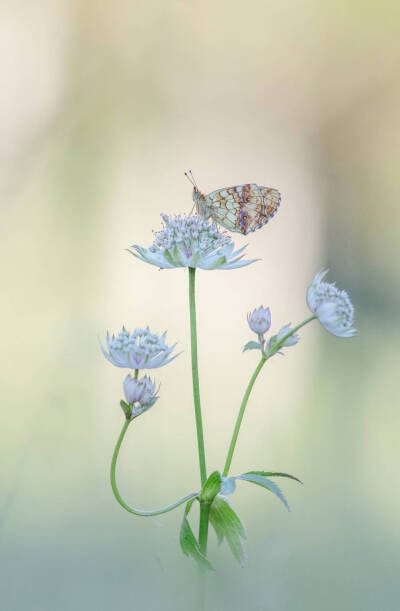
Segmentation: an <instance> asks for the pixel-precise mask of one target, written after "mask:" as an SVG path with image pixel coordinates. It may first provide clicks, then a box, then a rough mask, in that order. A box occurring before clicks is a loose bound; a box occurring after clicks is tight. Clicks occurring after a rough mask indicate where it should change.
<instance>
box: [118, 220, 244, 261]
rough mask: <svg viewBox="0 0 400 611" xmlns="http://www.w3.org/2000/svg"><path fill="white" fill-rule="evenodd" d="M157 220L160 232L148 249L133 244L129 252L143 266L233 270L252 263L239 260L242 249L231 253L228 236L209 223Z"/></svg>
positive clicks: (232, 247)
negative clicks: (160, 225)
mask: <svg viewBox="0 0 400 611" xmlns="http://www.w3.org/2000/svg"><path fill="white" fill-rule="evenodd" d="M161 217H162V219H163V221H164V229H162V230H161V231H158V232H156V233H155V238H154V242H153V244H152V245H151V246H150V247H149V248H143V247H142V246H138V245H136V244H134V245H133V246H132V249H133V250H130V251H129V252H130V253H131V254H133V255H134V256H135V257H137V258H138V259H141V260H142V261H145V262H146V263H151V264H152V265H156V266H157V267H159V268H162V269H172V268H175V267H200V268H201V269H235V268H237V267H243V266H244V265H249V264H250V263H253V262H254V261H255V260H256V259H248V260H243V257H244V254H242V253H243V251H244V249H245V246H244V247H243V248H240V249H239V250H236V251H235V250H234V248H235V245H234V243H233V241H232V239H231V238H230V236H228V234H227V233H226V232H222V231H219V229H218V228H217V227H216V225H215V224H214V223H213V222H210V221H208V220H205V219H203V218H201V217H199V216H197V215H190V216H180V215H178V216H171V217H170V216H168V215H167V214H162V215H161Z"/></svg>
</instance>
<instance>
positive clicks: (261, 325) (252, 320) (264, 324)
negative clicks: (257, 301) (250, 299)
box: [247, 306, 271, 335]
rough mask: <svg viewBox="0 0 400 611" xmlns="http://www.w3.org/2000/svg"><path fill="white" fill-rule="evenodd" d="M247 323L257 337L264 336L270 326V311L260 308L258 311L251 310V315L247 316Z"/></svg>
mask: <svg viewBox="0 0 400 611" xmlns="http://www.w3.org/2000/svg"><path fill="white" fill-rule="evenodd" d="M247 322H248V323H249V327H250V329H251V330H252V331H254V333H257V335H264V333H266V332H267V331H268V329H269V328H270V326H271V312H270V309H269V308H263V306H260V307H259V308H258V310H253V312H251V314H250V313H249V314H247Z"/></svg>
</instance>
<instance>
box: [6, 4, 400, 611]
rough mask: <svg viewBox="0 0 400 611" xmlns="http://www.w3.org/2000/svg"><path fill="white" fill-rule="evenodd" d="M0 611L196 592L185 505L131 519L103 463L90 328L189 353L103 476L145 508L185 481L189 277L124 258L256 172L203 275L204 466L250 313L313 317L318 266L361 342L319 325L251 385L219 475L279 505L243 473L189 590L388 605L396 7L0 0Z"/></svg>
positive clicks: (191, 459) (395, 503)
mask: <svg viewBox="0 0 400 611" xmlns="http://www.w3.org/2000/svg"><path fill="white" fill-rule="evenodd" d="M0 17H1V20H0V49H1V60H0V61H1V72H0V82H1V91H2V95H1V99H0V122H1V124H0V129H1V139H0V155H1V213H2V215H1V242H0V248H1V263H2V274H1V277H2V281H1V284H2V298H1V322H2V338H3V340H2V342H3V349H2V366H1V373H0V375H1V382H2V390H1V396H2V410H1V421H0V431H1V433H0V434H1V447H2V460H1V465H0V478H1V481H0V485H1V497H0V557H1V570H0V583H1V590H0V599H1V608H2V609H4V610H5V611H20V610H24V611H25V610H29V611H54V610H57V611H67V610H68V611H70V610H71V611H72V610H74V611H75V610H78V611H79V610H85V611H88V610H96V611H108V610H113V611H122V610H125V609H128V608H129V609H155V610H158V609H163V610H164V609H166V610H168V611H181V610H184V609H190V608H192V605H193V603H192V601H193V593H192V587H193V584H192V578H193V575H194V574H195V571H194V566H193V563H192V561H190V560H187V559H186V558H185V557H184V556H183V555H182V553H181V551H180V549H179V546H178V542H177V535H178V529H179V526H180V521H181V515H182V511H181V509H179V510H177V511H176V512H173V513H171V514H168V515H166V516H161V517H159V518H157V519H144V518H135V517H133V516H131V515H129V514H127V513H125V512H124V511H123V510H122V509H121V508H120V507H119V506H118V505H117V503H116V502H115V501H114V499H113V497H112V494H111V490H110V486H109V482H108V469H109V461H110V457H111V453H112V448H113V444H114V443H115V440H116V437H117V435H118V433H119V429H120V427H121V425H122V421H123V416H122V412H121V411H120V408H119V406H118V402H119V399H120V398H121V382H122V379H123V377H124V375H125V373H124V371H123V370H119V369H116V368H113V367H112V366H111V365H110V364H109V363H107V362H106V361H105V360H104V358H103V356H102V355H101V353H100V350H99V338H100V339H101V338H103V337H104V334H105V330H106V329H107V328H108V329H110V330H112V331H117V330H119V329H120V327H121V326H122V324H126V325H127V326H128V327H129V328H133V327H135V326H143V325H146V324H149V325H150V326H151V328H152V329H153V330H155V331H158V332H162V331H164V329H168V337H169V339H170V340H171V342H172V341H178V342H179V347H180V349H181V350H183V351H184V352H183V354H182V355H181V356H180V357H179V359H177V360H176V361H174V363H173V364H171V365H170V366H168V367H166V368H164V369H161V370H159V371H157V372H156V378H157V380H158V381H160V382H161V384H162V386H161V399H160V400H159V402H158V403H157V405H156V407H154V409H153V410H152V411H151V412H150V413H149V414H147V415H146V416H144V417H143V418H141V419H139V420H138V421H137V422H136V424H135V425H134V426H132V428H131V430H130V431H129V434H128V437H127V440H126V443H125V445H124V447H123V449H122V453H121V461H120V466H119V481H120V486H121V490H122V492H123V493H124V495H125V496H126V498H127V499H128V500H129V501H130V502H131V503H132V504H136V505H138V506H141V507H155V506H159V505H163V504H165V503H167V502H170V501H172V500H174V499H175V498H177V497H178V496H181V495H183V494H186V493H187V492H189V491H191V490H193V489H196V488H197V486H198V465H197V458H196V450H195V432H194V416H193V407H192V403H191V388H190V383H191V382H190V369H189V360H188V359H189V343H188V338H189V335H188V308H187V283H188V274H187V272H186V271H185V270H172V271H158V270H157V269H156V268H155V267H150V266H147V265H145V264H143V263H141V262H139V261H137V260H135V259H134V258H133V257H131V256H130V255H129V254H128V253H127V252H126V251H125V248H126V247H128V246H129V245H130V244H132V243H140V244H142V245H145V246H147V245H149V244H150V242H151V240H152V233H151V232H152V230H153V229H155V230H156V229H158V228H159V227H160V217H159V213H160V212H161V211H165V212H173V213H185V212H188V211H190V208H191V189H190V185H189V184H188V183H187V182H186V180H185V179H184V176H183V171H184V170H186V169H188V168H192V169H193V172H194V173H195V176H196V177H197V180H198V183H199V185H200V187H201V188H202V189H203V190H204V191H211V190H213V189H216V188H219V187H223V186H229V185H232V184H237V183H242V182H246V181H255V182H258V183H261V184H266V185H270V186H275V187H278V188H279V189H280V190H281V192H282V206H281V209H280V211H279V214H278V215H277V217H276V218H275V219H274V220H273V221H272V222H271V224H270V225H268V226H267V227H265V228H264V229H262V230H261V231H259V232H257V233H256V234H255V235H251V236H250V237H249V238H248V239H246V240H244V239H241V238H240V237H239V238H238V239H237V243H238V244H240V245H241V244H244V243H246V242H248V248H247V252H248V254H249V255H250V256H253V257H260V258H262V261H261V262H258V263H257V264H255V265H253V266H251V267H249V268H244V269H242V270H238V271H232V272H218V271H214V272H200V273H199V274H198V327H199V334H200V339H199V350H200V375H201V382H202V393H203V406H204V420H205V427H206V448H207V453H208V456H207V462H208V465H209V468H210V469H211V468H212V469H214V468H221V467H222V465H223V460H224V457H225V453H226V448H227V444H228V440H229V437H230V434H231V430H232V426H233V422H234V418H235V416H236V412H237V409H238V404H239V401H240V397H241V395H242V393H243V390H244V387H245V384H246V383H247V380H248V378H249V376H250V374H251V372H252V370H253V368H254V366H255V363H256V360H257V357H256V355H255V354H253V353H246V354H242V352H241V349H242V346H243V344H244V343H245V342H246V341H247V340H248V339H250V335H249V331H248V329H247V325H246V320H245V315H246V313H247V312H248V311H249V310H250V309H252V308H254V307H256V306H258V305H260V304H261V303H263V304H264V305H270V307H271V309H272V316H273V330H276V329H278V328H279V326H280V325H282V324H284V323H286V322H289V321H291V322H293V323H295V322H297V321H299V320H301V319H302V318H303V317H305V316H306V315H307V308H306V305H305V300H304V293H305V288H306V286H307V284H308V282H309V280H310V279H311V278H312V276H313V275H314V273H315V272H316V271H317V270H319V269H320V268H321V267H324V266H328V267H329V268H330V270H331V275H330V278H331V279H336V281H337V283H338V285H339V286H341V287H345V288H347V289H348V290H349V292H350V294H351V296H352V299H353V301H354V303H355V306H356V311H357V321H356V322H357V327H358V329H359V331H360V332H359V335H358V336H357V337H356V338H355V339H353V340H349V341H347V340H346V341H345V340H338V339H336V338H334V337H332V336H329V335H328V334H327V333H326V332H325V331H324V330H323V329H322V328H321V327H319V325H318V324H317V323H313V325H312V326H310V327H307V328H306V329H304V330H303V332H302V340H301V342H300V344H299V345H298V346H296V347H295V348H292V349H290V350H288V351H287V355H286V357H285V358H278V357H276V358H275V359H274V360H273V361H271V362H270V363H269V364H268V366H267V367H266V368H265V371H264V372H263V374H262V376H261V378H260V379H259V381H258V382H257V385H256V387H255V391H254V394H253V396H252V398H251V401H250V404H249V407H248V412H247V414H246V418H245V421H244V425H243V429H242V431H241V435H240V439H239V444H238V449H237V454H236V455H235V458H234V463H233V473H235V472H236V473H238V472H241V471H243V470H248V469H251V468H265V469H278V470H286V471H289V472H292V473H294V474H296V475H298V476H299V477H301V478H302V479H303V480H304V486H297V485H295V484H294V483H293V482H286V483H285V482H284V485H283V488H284V490H285V492H286V493H287V496H288V498H289V500H290V502H291V505H292V512H291V513H287V512H285V510H284V508H283V506H281V504H280V503H279V502H278V501H277V500H276V499H275V498H274V497H273V496H272V495H269V494H268V493H267V492H264V491H263V490H261V489H260V488H258V487H253V486H250V485H247V484H245V483H242V485H241V486H240V487H239V486H238V490H237V492H236V493H235V496H234V497H233V502H234V505H235V508H236V509H237V511H238V513H239V514H240V516H241V518H242V520H243V521H244V523H245V524H246V525H247V532H248V540H247V549H248V562H247V565H246V566H245V568H244V569H241V568H239V567H238V566H236V565H235V563H234V561H233V559H232V558H231V556H230V553H229V551H228V549H227V548H226V547H222V548H217V546H216V544H215V542H214V538H213V537H212V543H211V549H210V552H211V555H212V557H213V559H214V563H215V565H216V568H217V573H215V574H213V575H210V578H209V592H208V608H209V609H212V610H220V609H221V610H225V609H232V610H237V611H241V610H243V609H246V610H248V611H253V610H254V611H261V610H262V611H264V610H268V611H278V610H279V611H302V610H304V611H306V610H307V611H322V610H324V611H336V610H338V609H341V610H344V611H347V610H351V611H356V610H357V611H358V610H360V611H378V610H379V611H397V610H398V609H399V584H398V578H399V569H400V553H399V534H400V533H399V510H400V494H399V480H398V475H397V471H398V468H397V465H398V461H399V458H400V451H399V442H398V438H399V425H400V419H399V415H398V414H399V410H398V408H399V400H398V375H399V374H398V371H399V366H400V363H399V359H398V357H397V354H398V343H399V336H400V326H399V317H398V312H399V302H400V291H399V282H398V281H399V273H398V261H399V255H400V247H399V243H400V242H399V229H398V226H399V219H400V216H399V207H398V202H399V196H400V181H399V177H398V175H399V162H400V154H399V147H400V112H399V108H400V80H399V77H400V42H399V28H400V9H399V4H398V3H396V2H390V1H383V2H379V3H378V2H368V1H364V2H360V1H355V2H350V3H349V2H345V1H332V2H329V3H321V2H318V1H317V0H309V1H304V2H281V3H277V2H273V1H272V0H268V1H265V0H264V1H261V0H259V1H257V0H253V1H250V2H249V1H247V2H242V1H240V2H228V1H227V0H223V1H220V2H211V1H208V0H207V1H205V2H202V3H197V2H193V1H192V0H185V1H183V0H182V1H179V0H173V1H169V2H162V1H161V0H147V1H146V2H143V1H137V2H129V1H128V0H117V1H113V2H112V1H111V0H105V1H104V2H101V3H97V2H93V1H92V2H91V1H85V0H72V1H68V0H59V1H58V2H53V1H50V0H39V1H37V2H28V1H27V0H25V1H24V0H16V1H15V2H11V1H10V0H9V1H7V0H6V1H5V2H3V3H2V5H1V8H0Z"/></svg>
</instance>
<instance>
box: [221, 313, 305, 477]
mask: <svg viewBox="0 0 400 611" xmlns="http://www.w3.org/2000/svg"><path fill="white" fill-rule="evenodd" d="M315 318H316V316H315V314H313V315H312V316H309V317H308V318H306V319H305V320H303V322H301V323H300V324H298V325H297V326H296V327H294V328H293V329H291V330H290V331H289V333H287V334H286V335H284V336H283V337H282V339H281V340H280V341H279V342H278V343H277V344H275V345H274V347H273V348H272V350H271V352H269V354H268V356H267V355H266V354H265V353H264V352H262V356H261V360H260V362H259V363H258V365H257V367H256V369H255V371H254V373H253V375H252V376H251V378H250V382H249V383H248V385H247V388H246V392H245V393H244V396H243V399H242V403H241V405H240V409H239V414H238V417H237V419H236V423H235V428H234V429H233V435H232V439H231V443H230V445H229V449H228V454H227V457H226V461H225V467H224V470H223V473H222V475H223V476H224V477H226V476H227V475H228V473H229V469H230V466H231V462H232V458H233V453H234V451H235V446H236V442H237V438H238V435H239V430H240V425H241V424H242V420H243V416H244V412H245V409H246V406H247V402H248V400H249V397H250V393H251V391H252V389H253V386H254V382H255V381H256V379H257V376H258V374H259V373H260V371H261V369H262V368H263V365H264V363H265V362H266V361H267V360H268V359H270V358H271V356H274V354H276V353H277V352H278V351H279V350H280V348H282V346H283V344H284V343H285V341H286V340H287V339H288V337H290V336H291V335H293V334H294V333H296V331H298V330H299V329H301V327H304V325H306V324H307V323H309V322H311V321H312V320H314V319H315ZM260 343H262V342H260Z"/></svg>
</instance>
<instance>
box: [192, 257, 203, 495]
mask: <svg viewBox="0 0 400 611" xmlns="http://www.w3.org/2000/svg"><path fill="white" fill-rule="evenodd" d="M195 274H196V269H195V268H194V267H189V310H190V342H191V348H192V380H193V400H194V413H195V418H196V431H197V448H198V453H199V465H200V480H201V485H202V486H204V484H205V483H206V480H207V471H206V458H205V451H204V436H203V422H202V418H201V404H200V384H199V366H198V362H197V325H196V299H195Z"/></svg>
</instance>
